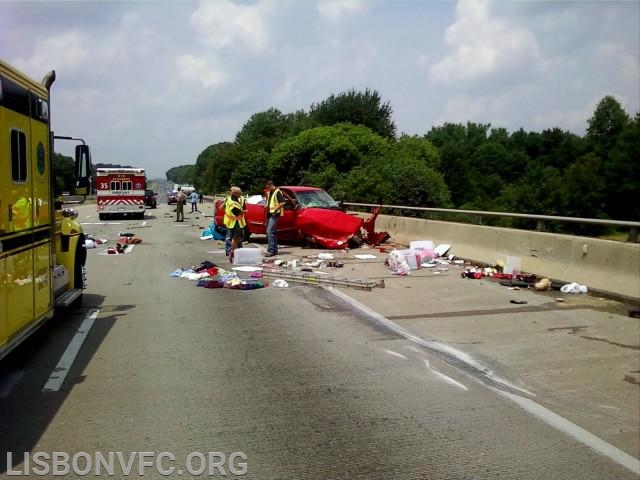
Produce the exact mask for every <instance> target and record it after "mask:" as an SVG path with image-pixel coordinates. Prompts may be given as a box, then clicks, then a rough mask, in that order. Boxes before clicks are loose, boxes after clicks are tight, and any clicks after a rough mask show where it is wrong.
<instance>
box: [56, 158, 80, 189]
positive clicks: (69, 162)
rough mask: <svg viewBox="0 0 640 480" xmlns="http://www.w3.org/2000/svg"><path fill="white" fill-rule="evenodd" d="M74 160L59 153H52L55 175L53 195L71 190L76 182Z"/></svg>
mask: <svg viewBox="0 0 640 480" xmlns="http://www.w3.org/2000/svg"><path fill="white" fill-rule="evenodd" d="M74 169H75V166H74V160H73V158H71V157H67V156H65V155H62V154H60V153H54V154H53V172H54V175H55V188H54V196H55V197H57V196H59V195H60V194H61V193H62V192H71V191H73V188H74V186H75V183H76V177H75V172H74Z"/></svg>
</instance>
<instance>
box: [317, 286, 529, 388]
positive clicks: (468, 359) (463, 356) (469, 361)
mask: <svg viewBox="0 0 640 480" xmlns="http://www.w3.org/2000/svg"><path fill="white" fill-rule="evenodd" d="M326 288H327V289H328V290H329V291H330V292H332V293H333V294H334V295H336V296H338V297H340V298H342V299H343V300H345V301H347V302H349V303H350V304H351V305H353V306H354V307H355V308H357V309H358V310H360V311H361V312H363V313H364V314H365V315H368V316H369V317H371V318H374V319H375V320H377V321H378V322H380V323H382V324H383V325H385V326H386V327H388V328H390V329H391V330H393V331H394V332H396V333H397V334H399V335H401V336H403V337H404V338H406V339H407V340H411V341H412V342H414V343H416V344H418V345H422V346H424V347H426V348H428V349H430V350H435V351H437V352H441V353H444V354H446V355H449V356H451V357H455V358H456V359H457V360H459V361H461V362H463V363H465V364H466V365H468V366H470V367H472V368H473V369H474V370H476V371H478V372H480V373H482V374H483V375H484V376H486V377H487V378H489V379H491V380H492V381H494V382H496V383H499V384H501V385H504V386H505V387H508V388H511V389H513V390H517V391H519V392H522V393H525V394H527V395H531V396H532V397H535V396H536V395H535V393H533V392H530V391H529V390H527V389H525V388H522V387H519V386H517V385H514V384H512V383H511V382H508V381H507V380H505V379H503V378H500V377H498V376H497V375H496V374H495V372H494V371H493V370H491V369H490V368H488V367H486V366H485V365H483V364H482V363H480V362H478V361H477V360H476V359H474V358H473V357H472V356H471V355H469V354H467V353H465V352H463V351H462V350H458V349H457V348H453V347H450V346H449V345H444V344H442V343H440V342H434V341H432V340H425V339H424V338H422V337H419V336H418V335H415V334H413V333H411V332H410V331H409V330H405V329H404V328H402V327H401V326H400V325H398V324H397V323H395V322H392V321H391V320H389V319H388V318H387V317H385V316H384V315H381V314H379V313H378V312H376V311H374V310H372V309H371V308H369V307H367V306H366V305H364V304H362V303H360V302H358V301H357V300H356V299H354V298H352V297H350V296H349V295H347V294H346V293H344V292H341V291H340V290H337V289H335V288H334V287H326Z"/></svg>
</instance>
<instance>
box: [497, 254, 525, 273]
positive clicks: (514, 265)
mask: <svg viewBox="0 0 640 480" xmlns="http://www.w3.org/2000/svg"><path fill="white" fill-rule="evenodd" d="M521 264H522V259H521V258H520V257H510V256H507V258H506V260H505V262H504V268H503V269H502V273H506V274H507V275H513V276H515V275H520V272H521V271H522V266H521Z"/></svg>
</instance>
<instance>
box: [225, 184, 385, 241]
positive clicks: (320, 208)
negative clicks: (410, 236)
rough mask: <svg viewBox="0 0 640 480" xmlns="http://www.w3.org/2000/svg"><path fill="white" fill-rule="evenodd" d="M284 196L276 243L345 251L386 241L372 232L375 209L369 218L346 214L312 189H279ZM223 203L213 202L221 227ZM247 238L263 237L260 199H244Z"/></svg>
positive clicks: (335, 203) (263, 228)
mask: <svg viewBox="0 0 640 480" xmlns="http://www.w3.org/2000/svg"><path fill="white" fill-rule="evenodd" d="M279 188H280V190H282V192H283V193H284V195H285V198H286V205H285V207H284V215H283V216H282V217H280V219H279V220H278V226H277V236H278V240H280V241H283V242H286V241H293V242H307V243H311V244H314V245H317V246H319V247H321V248H333V249H337V248H346V247H348V246H350V245H351V246H357V245H361V244H362V243H363V242H365V241H366V242H369V243H372V244H374V245H378V244H380V243H382V242H383V241H385V240H386V239H387V238H389V235H388V234H387V233H386V232H382V233H375V232H374V231H373V228H374V224H375V219H376V217H377V216H378V211H379V209H376V211H375V212H374V213H373V215H372V216H371V218H368V219H366V220H365V219H363V218H360V217H358V216H355V215H351V214H348V213H346V212H345V211H344V209H343V208H342V207H341V206H340V205H339V204H338V202H336V201H335V200H334V199H333V198H331V195H329V194H328V193H327V192H325V191H324V190H322V189H321V188H316V187H302V186H285V187H279ZM223 216H224V201H223V200H217V201H216V203H215V223H216V225H223ZM246 220H247V227H248V228H247V229H248V235H252V234H257V235H264V234H266V215H265V208H264V199H263V198H261V197H260V196H259V195H258V196H255V197H248V198H247V214H246Z"/></svg>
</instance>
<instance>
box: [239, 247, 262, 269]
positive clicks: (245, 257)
mask: <svg viewBox="0 0 640 480" xmlns="http://www.w3.org/2000/svg"><path fill="white" fill-rule="evenodd" d="M261 263H262V249H261V248H236V250H235V251H234V252H233V266H234V267H237V266H242V265H259V264H261Z"/></svg>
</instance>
